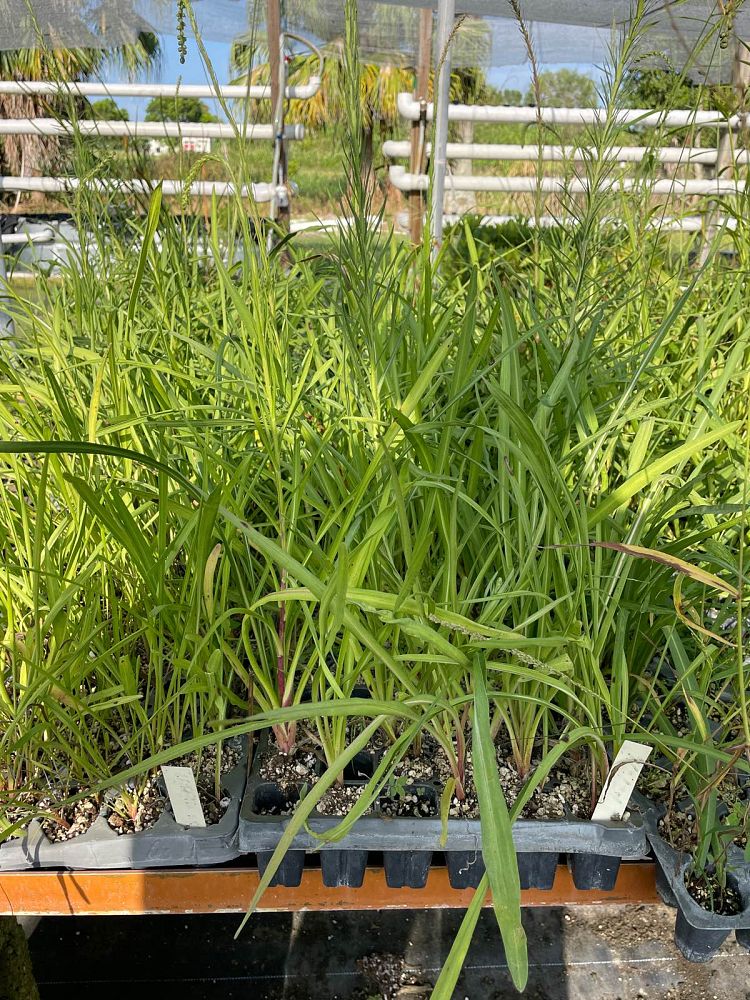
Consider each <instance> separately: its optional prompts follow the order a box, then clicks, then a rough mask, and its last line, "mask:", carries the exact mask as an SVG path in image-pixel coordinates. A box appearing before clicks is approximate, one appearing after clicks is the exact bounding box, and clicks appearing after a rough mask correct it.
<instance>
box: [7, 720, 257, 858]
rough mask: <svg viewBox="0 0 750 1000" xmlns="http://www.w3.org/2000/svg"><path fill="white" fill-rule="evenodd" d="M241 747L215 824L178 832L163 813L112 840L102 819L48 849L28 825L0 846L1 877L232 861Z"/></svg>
mask: <svg viewBox="0 0 750 1000" xmlns="http://www.w3.org/2000/svg"><path fill="white" fill-rule="evenodd" d="M242 743H243V752H242V759H241V760H240V762H239V763H238V764H237V766H236V767H234V768H233V769H232V770H231V771H230V772H229V773H228V774H226V775H225V776H224V778H223V780H222V787H223V788H224V790H225V791H226V793H227V795H228V796H229V798H230V802H229V805H228V807H227V809H226V811H225V813H224V815H223V816H222V817H221V819H220V820H219V822H218V823H214V824H213V825H212V826H206V827H186V826H179V825H178V824H177V823H176V822H175V820H174V817H173V816H172V813H171V811H170V810H169V808H166V809H165V810H164V812H163V813H162V814H161V816H160V817H159V819H158V820H157V821H156V823H155V824H154V825H153V826H152V827H151V828H150V829H148V830H142V831H140V832H139V833H127V834H117V833H116V832H115V831H114V830H113V829H112V828H111V827H110V826H109V824H108V823H107V819H106V817H105V815H104V814H103V813H102V814H100V815H99V817H98V818H97V819H96V820H95V821H94V823H93V824H92V826H91V827H90V829H88V830H87V831H86V833H82V834H81V835H80V836H79V837H75V838H74V839H73V840H67V841H63V842H62V843H53V842H52V841H51V840H49V839H48V838H47V836H46V835H45V833H44V830H43V829H42V824H41V823H40V822H39V820H32V821H31V823H30V824H29V827H28V829H27V831H26V832H25V834H24V836H23V837H22V838H20V839H15V840H7V841H5V842H3V843H0V871H18V870H22V869H25V868H72V869H84V868H86V869H100V870H101V869H128V868H164V867H169V868H174V867H179V866H183V865H184V866H200V867H203V866H207V865H217V864H222V863H223V862H225V861H233V860H234V859H235V858H238V857H239V856H240V854H241V851H240V848H239V834H238V824H239V812H240V802H241V799H242V793H243V791H244V788H245V781H246V774H247V742H246V741H245V740H243V741H242Z"/></svg>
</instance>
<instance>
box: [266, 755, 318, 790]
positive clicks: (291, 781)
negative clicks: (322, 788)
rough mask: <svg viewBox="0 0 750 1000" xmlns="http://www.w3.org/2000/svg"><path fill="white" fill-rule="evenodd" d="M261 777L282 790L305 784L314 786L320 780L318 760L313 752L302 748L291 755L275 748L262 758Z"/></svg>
mask: <svg viewBox="0 0 750 1000" xmlns="http://www.w3.org/2000/svg"><path fill="white" fill-rule="evenodd" d="M260 776H261V778H262V779H263V780H264V781H273V782H274V783H275V784H277V785H278V786H279V788H281V789H282V790H287V789H290V788H298V787H299V786H300V785H303V784H307V785H314V784H315V782H316V781H317V780H318V758H317V756H316V755H315V753H314V752H313V751H312V750H307V749H304V748H302V747H300V748H298V749H297V750H296V751H295V752H294V753H290V754H287V753H282V752H281V751H280V750H276V749H275V748H274V749H272V750H269V751H268V752H267V753H265V754H264V755H263V757H262V758H261V761H260Z"/></svg>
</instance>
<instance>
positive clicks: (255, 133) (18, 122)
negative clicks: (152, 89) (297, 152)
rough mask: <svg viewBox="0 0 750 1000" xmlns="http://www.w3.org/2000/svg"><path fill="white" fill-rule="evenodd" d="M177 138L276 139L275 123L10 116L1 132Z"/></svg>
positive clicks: (295, 130) (290, 129)
mask: <svg viewBox="0 0 750 1000" xmlns="http://www.w3.org/2000/svg"><path fill="white" fill-rule="evenodd" d="M76 132H77V133H79V134H80V135H85V136H92V135H93V136H98V137H111V136H127V137H129V138H137V137H139V136H140V137H144V138H147V137H150V138H174V139H180V138H185V139H197V138H200V139H236V138H237V137H239V138H241V139H259V140H271V139H275V138H276V136H275V133H274V128H273V125H247V126H244V127H243V126H238V127H237V128H236V129H235V128H234V127H233V126H232V125H228V124H226V123H223V122H210V123H208V122H122V121H89V120H83V119H82V120H81V121H78V122H76V123H73V122H69V121H58V120H57V119H56V118H6V119H3V120H0V135H72V134H74V133H76ZM304 137H305V127H304V125H287V126H286V127H285V129H284V138H285V139H304Z"/></svg>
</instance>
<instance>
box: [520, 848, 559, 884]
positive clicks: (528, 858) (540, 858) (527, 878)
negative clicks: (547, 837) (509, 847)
mask: <svg viewBox="0 0 750 1000" xmlns="http://www.w3.org/2000/svg"><path fill="white" fill-rule="evenodd" d="M516 857H517V859H518V875H519V877H520V879H521V888H522V889H544V890H549V889H551V888H552V886H553V885H554V882H555V875H556V874H557V864H558V862H559V860H560V856H559V854H553V853H552V852H551V851H550V852H543V851H519V852H518V854H517V855H516Z"/></svg>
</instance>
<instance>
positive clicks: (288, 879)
mask: <svg viewBox="0 0 750 1000" xmlns="http://www.w3.org/2000/svg"><path fill="white" fill-rule="evenodd" d="M272 855H273V851H258V853H257V858H258V872H259V874H260V875H261V877H262V876H263V875H265V873H266V868H267V867H268V862H269V861H270V860H271V856H272ZM304 867H305V852H304V851H287V852H286V854H285V855H284V857H283V858H282V861H281V864H280V865H279V867H278V868H277V869H276V871H275V872H274V876H273V878H272V879H271V881H270V882H269V885H283V886H287V887H288V888H295V887H296V886H298V885H299V884H300V882H301V881H302V872H303V870H304Z"/></svg>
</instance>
